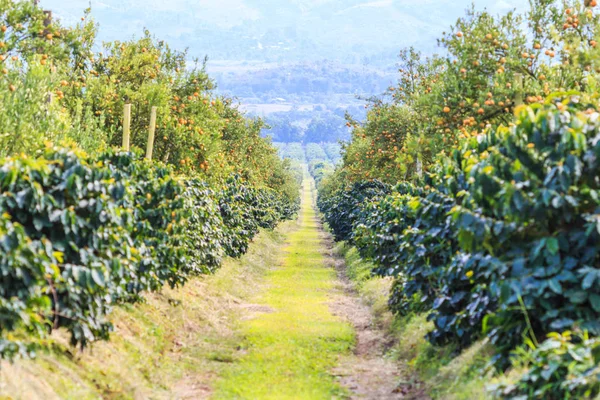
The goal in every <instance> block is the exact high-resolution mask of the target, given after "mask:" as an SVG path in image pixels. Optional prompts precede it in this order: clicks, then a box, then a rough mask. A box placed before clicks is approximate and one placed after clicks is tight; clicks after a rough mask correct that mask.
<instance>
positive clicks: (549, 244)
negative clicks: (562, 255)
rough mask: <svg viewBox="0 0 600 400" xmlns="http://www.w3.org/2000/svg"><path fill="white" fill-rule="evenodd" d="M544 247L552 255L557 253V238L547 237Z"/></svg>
mask: <svg viewBox="0 0 600 400" xmlns="http://www.w3.org/2000/svg"><path fill="white" fill-rule="evenodd" d="M546 249H548V251H549V252H550V254H552V255H556V254H557V253H558V250H559V247H558V240H557V239H556V238H549V239H547V240H546Z"/></svg>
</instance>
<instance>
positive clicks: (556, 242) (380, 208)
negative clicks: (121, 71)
mask: <svg viewBox="0 0 600 400" xmlns="http://www.w3.org/2000/svg"><path fill="white" fill-rule="evenodd" d="M368 185H374V186H381V184H379V183H373V182H371V183H360V184H357V185H354V187H353V188H349V189H344V190H340V191H338V192H336V193H334V194H333V195H331V196H330V197H328V198H327V199H320V202H319V204H320V206H321V209H322V211H323V212H324V214H325V218H326V219H327V221H328V223H329V225H330V227H331V228H332V230H333V231H334V233H335V236H336V238H337V239H340V240H348V239H351V240H352V241H353V242H354V244H355V245H356V247H357V248H358V249H359V251H360V253H361V255H362V256H363V257H365V258H367V259H370V260H372V261H373V262H374V264H375V266H376V269H375V271H374V272H375V273H376V274H379V275H385V276H392V277H395V278H396V283H395V285H394V289H393V292H392V294H391V298H390V305H391V307H392V308H393V309H394V310H395V311H397V312H399V313H410V312H412V311H423V310H427V311H429V313H430V314H429V319H430V320H432V321H433V322H434V329H433V330H432V331H431V332H430V333H429V334H428V339H429V340H430V341H431V342H432V343H434V344H436V345H441V344H448V343H454V344H456V345H458V347H459V348H462V347H465V346H468V345H469V344H471V343H472V342H473V341H474V340H476V339H478V338H480V337H482V335H487V336H488V337H489V338H490V339H491V342H492V343H493V344H494V345H495V346H496V349H497V358H496V361H497V362H498V364H497V365H498V366H499V367H501V368H504V367H506V366H507V365H508V364H507V362H508V358H507V357H506V356H507V355H509V353H510V351H512V350H514V349H515V348H516V347H518V346H519V345H521V344H522V343H523V341H524V340H525V339H528V340H531V341H532V342H534V343H537V341H538V340H540V341H541V340H542V339H543V338H544V337H545V336H546V335H548V334H549V333H551V332H564V331H568V330H573V329H575V330H580V331H585V332H589V334H591V335H593V336H595V335H598V334H599V333H600V322H599V321H600V254H599V251H600V219H599V217H598V216H599V215H600V115H599V114H598V112H597V111H595V109H593V108H589V109H588V107H587V106H586V105H584V104H580V103H579V102H578V99H577V98H570V97H569V98H568V99H567V100H565V101H563V102H556V103H555V104H546V105H534V106H532V107H523V108H521V109H520V110H518V112H517V116H516V120H515V123H514V124H512V126H511V127H509V128H504V127H501V128H498V129H497V130H490V131H488V132H487V133H486V134H484V135H479V136H477V137H472V138H470V139H469V140H468V141H467V143H466V144H465V145H464V146H463V147H462V148H461V149H459V150H455V151H453V153H452V154H451V155H450V156H448V157H444V158H443V159H442V160H441V161H440V162H439V163H438V164H437V166H435V168H434V169H433V171H432V172H430V173H429V174H427V175H426V176H425V177H424V178H423V180H422V182H420V183H418V184H416V185H412V184H408V183H404V184H400V185H398V186H397V187H395V188H394V189H393V191H392V193H390V194H388V195H385V196H383V195H382V194H381V193H380V194H378V195H377V196H374V197H373V196H371V200H369V199H365V197H364V189H363V188H364V187H365V186H368ZM351 199H354V200H351ZM358 199H362V200H363V203H362V204H360V205H359V204H358V203H357V200H358Z"/></svg>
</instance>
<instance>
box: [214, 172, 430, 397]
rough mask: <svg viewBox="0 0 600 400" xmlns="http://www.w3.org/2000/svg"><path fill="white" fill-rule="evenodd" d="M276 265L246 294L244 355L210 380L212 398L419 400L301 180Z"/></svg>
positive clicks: (307, 183) (309, 186)
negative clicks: (295, 219)
mask: <svg viewBox="0 0 600 400" xmlns="http://www.w3.org/2000/svg"><path fill="white" fill-rule="evenodd" d="M287 243H288V245H287V247H286V248H285V254H284V257H283V259H282V261H281V265H280V266H278V267H277V268H274V269H273V270H272V271H271V272H270V273H269V274H268V275H267V277H266V279H265V288H264V291H263V293H262V294H261V295H259V296H256V298H253V299H251V304H250V305H249V306H248V312H247V313H246V314H247V317H246V318H244V321H242V327H241V330H242V332H241V334H242V336H243V337H244V343H243V344H242V345H241V346H240V349H241V351H242V352H244V355H243V356H242V357H241V359H240V360H239V362H236V363H234V364H233V365H232V367H231V369H230V370H229V371H228V372H227V373H226V374H225V375H224V377H223V379H222V380H221V381H220V382H218V383H217V384H216V391H215V393H214V396H213V397H214V398H217V399H221V398H222V399H230V398H241V399H311V400H312V399H344V398H351V399H383V400H387V399H426V398H427V397H425V396H424V395H423V394H422V393H420V392H419V391H418V390H415V388H413V387H412V386H411V385H410V384H409V385H407V384H406V382H403V384H400V383H401V382H402V377H403V376H404V374H403V373H402V371H401V370H400V368H399V367H398V365H396V363H395V362H393V361H391V360H389V359H386V358H385V357H384V353H385V350H386V348H387V347H388V345H389V339H388V338H387V337H386V335H385V334H384V333H383V332H382V331H381V330H380V329H378V327H377V326H376V325H375V324H374V322H373V316H372V313H371V310H370V308H369V307H368V306H367V305H365V304H363V302H361V300H360V299H359V296H358V294H357V293H356V292H355V291H354V290H353V289H352V285H351V283H350V282H349V281H347V280H346V279H344V266H343V261H341V260H339V259H335V258H334V257H332V243H331V240H330V238H329V236H328V235H327V234H326V233H325V232H324V231H323V229H322V225H321V222H320V220H319V218H318V217H317V215H316V211H315V205H314V184H313V182H312V180H308V179H307V180H305V183H304V189H303V205H302V212H301V216H300V219H299V226H298V229H297V230H295V231H293V232H291V233H289V234H288V239H287Z"/></svg>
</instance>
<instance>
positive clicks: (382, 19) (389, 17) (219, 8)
mask: <svg viewBox="0 0 600 400" xmlns="http://www.w3.org/2000/svg"><path fill="white" fill-rule="evenodd" d="M474 3H475V4H474V6H475V7H476V8H478V9H482V8H488V9H489V10H490V11H492V12H495V13H500V12H506V11H507V10H508V9H512V8H523V7H524V5H523V3H524V2H523V0H500V1H496V0H476V1H475V2H474ZM40 4H41V5H42V6H43V7H46V8H49V9H51V10H53V11H54V15H55V16H57V17H58V18H60V19H61V20H63V22H64V23H66V24H75V23H77V22H78V21H79V20H80V18H81V15H82V13H83V10H84V9H85V8H86V7H88V5H91V8H92V17H93V18H94V19H95V20H96V21H97V22H98V23H99V38H100V40H103V41H110V40H123V39H128V38H132V37H136V36H140V35H141V34H142V33H143V31H144V29H145V28H147V29H149V30H150V32H152V33H153V34H154V35H155V36H156V37H158V38H160V39H164V40H166V41H168V42H169V43H170V44H171V46H172V47H174V48H178V49H184V48H188V49H189V54H190V56H191V57H197V58H203V57H204V56H208V57H209V60H210V61H209V64H208V71H209V73H210V74H211V76H213V77H214V78H215V79H216V82H217V85H218V90H219V91H220V93H221V94H224V95H227V96H232V97H236V98H237V99H238V100H239V102H240V103H241V107H242V109H244V110H246V111H247V112H249V113H251V114H254V115H257V116H262V117H264V118H265V119H266V120H267V122H268V123H269V124H270V125H271V126H272V127H273V130H271V131H270V133H269V134H271V135H272V136H273V138H274V139H276V140H280V141H301V140H308V138H309V137H313V138H325V139H324V140H332V141H334V140H338V139H340V138H342V139H343V138H344V137H346V135H347V132H348V130H347V129H346V127H345V121H344V118H343V117H344V113H345V112H349V113H351V114H352V115H353V116H354V117H355V118H362V117H364V100H362V99H364V98H366V97H371V96H373V95H378V94H381V93H382V92H383V91H384V90H385V88H387V87H388V86H389V85H390V84H392V83H393V82H394V81H395V79H396V71H395V65H396V60H397V54H398V52H399V51H400V49H402V48H405V47H408V46H414V47H416V48H417V49H419V50H420V51H421V52H423V53H426V54H431V53H433V52H435V51H436V40H435V39H437V38H438V37H440V35H441V34H442V32H443V31H444V30H447V29H448V27H449V26H450V25H451V24H452V23H454V22H455V21H456V19H457V18H458V17H460V16H462V15H464V11H465V9H466V8H468V7H471V1H470V0H459V1H456V0H218V1H217V0H91V1H90V2H88V0H41V2H40ZM319 130H327V132H316V131H319ZM307 132H308V133H307Z"/></svg>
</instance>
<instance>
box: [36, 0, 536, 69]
mask: <svg viewBox="0 0 600 400" xmlns="http://www.w3.org/2000/svg"><path fill="white" fill-rule="evenodd" d="M523 3H524V2H523V1H522V0H503V1H494V0H478V1H475V6H476V7H477V8H484V7H487V8H489V9H490V10H491V11H493V12H501V11H506V9H510V8H515V7H518V8H522V7H524V6H523ZM41 4H42V6H44V7H48V8H50V9H53V10H54V11H55V13H56V15H58V16H59V18H62V19H63V20H65V21H66V22H70V21H73V22H74V21H77V20H78V19H79V17H80V16H81V13H82V10H83V9H84V8H85V7H87V5H88V2H87V1H86V0H42V1H41ZM470 4H471V2H470V1H453V0H291V1H281V0H219V1H218V2H217V1H214V0H169V1H164V0H92V1H91V6H92V12H93V17H94V18H95V19H96V20H97V21H98V22H99V23H100V37H101V38H102V39H104V40H114V39H122V38H123V37H124V36H125V37H127V36H134V35H139V34H140V33H141V32H142V30H143V29H144V28H148V29H150V31H151V32H153V33H154V34H156V35H157V36H158V37H160V38H163V39H166V40H169V42H171V43H173V44H174V45H175V46H177V47H184V48H185V47H189V49H190V53H191V55H193V56H198V57H203V56H204V55H208V56H209V57H210V58H211V59H214V60H236V61H239V60H251V61H260V62H300V61H302V62H305V61H316V60H321V59H334V60H338V61H341V62H345V63H362V62H365V61H369V62H371V63H375V64H377V65H389V63H393V62H394V59H395V55H396V54H397V52H398V50H399V49H400V48H403V47H406V46H411V45H413V46H416V47H418V48H419V49H421V50H422V51H425V52H433V51H434V50H435V38H437V37H439V35H440V34H441V32H442V31H443V30H444V29H447V28H448V26H449V25H450V24H452V23H453V22H454V21H455V20H456V19H457V18H458V17H459V16H461V15H463V14H464V10H465V9H466V8H467V7H470Z"/></svg>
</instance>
